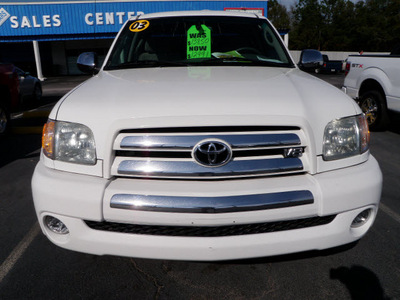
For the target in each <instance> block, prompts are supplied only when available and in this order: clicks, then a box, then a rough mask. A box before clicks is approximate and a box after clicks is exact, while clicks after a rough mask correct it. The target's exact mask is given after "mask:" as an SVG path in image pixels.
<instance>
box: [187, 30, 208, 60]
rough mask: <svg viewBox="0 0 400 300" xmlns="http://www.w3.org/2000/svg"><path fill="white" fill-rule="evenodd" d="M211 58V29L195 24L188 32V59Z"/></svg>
mask: <svg viewBox="0 0 400 300" xmlns="http://www.w3.org/2000/svg"><path fill="white" fill-rule="evenodd" d="M195 58H211V30H210V29H209V28H208V27H207V26H206V25H201V26H196V25H193V26H192V27H190V28H189V30H188V32H187V59H195Z"/></svg>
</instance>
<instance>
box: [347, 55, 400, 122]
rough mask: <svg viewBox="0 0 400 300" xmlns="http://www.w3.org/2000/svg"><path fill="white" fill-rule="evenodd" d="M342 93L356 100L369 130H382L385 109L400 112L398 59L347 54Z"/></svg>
mask: <svg viewBox="0 0 400 300" xmlns="http://www.w3.org/2000/svg"><path fill="white" fill-rule="evenodd" d="M346 73H347V75H346V78H345V81H344V85H343V91H344V92H345V93H346V94H348V95H349V96H350V97H352V98H354V99H356V100H357V101H358V103H359V105H360V107H361V109H362V110H363V112H364V113H365V115H366V117H367V120H368V124H369V126H370V128H371V130H381V129H384V128H385V127H386V126H387V125H388V123H389V114H388V110H393V111H396V112H400V56H399V55H350V56H349V58H348V61H347V65H346Z"/></svg>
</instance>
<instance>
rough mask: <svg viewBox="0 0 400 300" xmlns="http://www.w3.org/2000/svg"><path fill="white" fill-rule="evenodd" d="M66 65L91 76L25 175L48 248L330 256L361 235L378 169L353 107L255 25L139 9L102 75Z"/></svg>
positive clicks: (85, 64)
mask: <svg viewBox="0 0 400 300" xmlns="http://www.w3.org/2000/svg"><path fill="white" fill-rule="evenodd" d="M310 63H311V62H310ZM78 65H79V66H80V67H81V69H85V70H86V71H89V72H92V73H95V76H93V77H92V78H91V79H89V80H88V81H86V82H85V83H83V84H82V85H80V86H79V87H77V88H75V89H74V90H72V91H71V92H70V93H68V94H67V95H65V96H64V97H63V98H62V99H61V100H60V101H59V102H58V103H57V104H56V106H55V107H54V109H53V110H52V112H51V114H50V116H49V120H48V122H47V124H46V125H45V127H44V130H43V143H42V144H43V147H42V152H41V159H40V162H39V163H38V165H37V167H36V169H35V172H34V175H33V179H32V190H33V199H34V204H35V209H36V213H37V217H38V219H39V223H40V226H41V228H42V231H43V233H44V234H45V235H46V236H47V237H48V238H49V239H50V241H52V242H53V243H55V244H56V245H58V246H61V247H64V248H67V249H71V250H76V251H81V252H86V253H92V254H98V255H105V254H110V255H120V256H130V257H145V258H158V259H178V260H208V261H212V260H228V259H239V258H250V257H262V256H270V255H279V254H286V253H294V252H299V251H307V250H316V249H327V248H331V247H336V246H339V245H343V244H347V243H352V242H355V241H357V240H358V239H360V238H361V237H362V236H363V235H364V234H365V233H366V232H367V231H368V229H369V228H370V227H371V226H372V224H373V222H374V219H375V216H376V213H377V211H378V205H379V200H380V195H381V188H382V175H381V172H380V169H379V166H378V163H377V161H376V160H375V159H374V157H373V156H372V155H370V152H369V131H368V126H367V122H366V119H365V117H364V115H363V114H362V111H361V109H360V108H359V107H358V105H357V104H356V103H355V102H354V101H353V100H352V99H351V98H350V97H348V96H346V95H345V94H343V93H342V92H341V91H340V90H338V89H336V88H335V87H333V86H331V85H329V84H327V83H325V82H323V81H321V80H319V79H316V78H315V77H313V76H311V75H308V74H306V73H304V72H302V71H300V70H299V69H298V67H297V66H296V65H295V63H294V62H293V60H292V58H291V56H290V55H289V53H288V50H287V49H286V48H285V46H284V44H283V42H282V40H281V38H280V37H279V35H278V33H277V31H276V30H275V29H274V28H273V27H272V25H271V24H270V22H269V21H268V20H267V19H266V18H263V17H260V16H257V15H252V14H246V13H239V12H238V13H233V12H230V13H228V12H213V11H201V12H171V13H158V14H148V15H141V16H139V17H137V18H136V19H134V20H130V21H128V22H127V23H126V24H125V25H124V26H123V28H122V29H121V31H120V32H119V34H118V35H117V37H116V39H115V41H114V43H113V45H112V47H111V50H110V52H109V54H108V56H107V57H106V60H105V62H104V64H103V66H101V67H98V66H97V65H96V61H95V55H94V54H93V53H85V54H83V55H82V56H80V58H79V59H78ZM321 95H324V96H323V97H321Z"/></svg>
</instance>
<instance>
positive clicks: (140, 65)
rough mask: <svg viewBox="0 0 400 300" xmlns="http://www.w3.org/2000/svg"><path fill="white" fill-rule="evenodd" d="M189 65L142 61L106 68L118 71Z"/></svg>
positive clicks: (185, 64)
mask: <svg viewBox="0 0 400 300" xmlns="http://www.w3.org/2000/svg"><path fill="white" fill-rule="evenodd" d="M187 65H188V64H187V63H182V62H174V61H161V60H141V61H132V62H125V63H122V64H119V65H115V66H106V67H105V68H104V69H105V70H118V69H130V68H146V67H179V66H187Z"/></svg>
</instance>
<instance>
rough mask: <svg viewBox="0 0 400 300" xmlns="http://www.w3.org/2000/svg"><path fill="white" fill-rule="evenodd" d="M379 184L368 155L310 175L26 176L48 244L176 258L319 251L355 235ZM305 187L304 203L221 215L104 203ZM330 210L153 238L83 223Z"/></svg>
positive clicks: (231, 219) (47, 172)
mask: <svg viewBox="0 0 400 300" xmlns="http://www.w3.org/2000/svg"><path fill="white" fill-rule="evenodd" d="M381 187H382V175H381V172H380V169H379V166H378V164H377V162H376V160H375V159H374V158H373V157H372V156H370V159H369V160H368V161H367V162H365V163H363V164H360V165H357V166H353V167H350V168H345V169H340V170H336V171H331V172H325V173H321V174H317V175H314V176H311V175H294V176H283V177H269V178H254V179H245V180H227V181H163V180H144V179H116V180H113V181H109V180H106V179H104V178H99V177H93V176H85V175H78V174H71V173H67V172H60V171H56V170H52V169H49V168H46V167H45V166H43V164H42V163H39V164H38V166H37V167H36V170H35V174H34V177H33V181H32V189H33V198H34V203H35V209H36V212H37V216H38V219H39V223H40V225H41V228H42V231H43V232H44V234H45V235H46V236H47V237H48V238H49V239H50V240H51V241H52V242H53V243H55V244H56V245H58V246H61V247H64V248H67V249H71V250H76V251H80V252H86V253H92V254H97V255H106V254H109V255H120V256H129V257H143V258H158V259H179V260H206V261H212V260H228V259H240V258H251V257H261V256H271V255H280V254H288V253H294V252H300V251H307V250H321V249H327V248H331V247H335V246H339V245H343V244H347V243H351V242H353V241H355V240H358V239H359V238H361V237H362V236H363V235H364V234H365V233H366V232H367V231H368V229H369V228H370V227H371V226H372V224H373V221H374V219H375V216H376V213H377V209H378V205H379V199H380V194H381ZM296 190H307V191H310V192H311V193H312V195H313V198H314V199H313V202H312V203H309V202H308V203H304V204H303V205H297V206H293V207H292V206H289V207H273V208H270V209H261V210H254V211H233V212H226V213H198V212H189V213H185V212H183V213H180V212H179V213H176V212H162V211H151V210H150V211H140V210H135V209H132V208H129V207H128V208H127V209H124V208H112V207H111V199H112V197H113V195H115V194H124V195H127V194H128V195H129V194H141V195H154V196H161V195H162V196H165V197H168V196H171V197H172V196H174V197H179V196H183V197H200V196H202V197H224V199H226V197H229V196H238V195H246V194H247V195H254V194H274V193H283V192H287V191H296ZM367 208H370V209H371V210H372V214H371V217H370V218H369V219H368V221H367V222H366V223H365V224H364V225H363V226H361V227H358V228H351V223H352V222H353V220H354V218H355V217H356V216H357V215H358V214H359V213H360V212H362V211H363V210H365V209H367ZM328 215H336V217H335V219H334V220H333V221H332V222H330V223H328V224H325V225H321V226H312V227H307V228H301V229H292V230H284V231H278V232H268V233H258V234H247V235H234V236H218V237H215V236H213V237H207V236H205V237H193V236H161V235H149V234H132V233H122V232H110V231H102V230H95V229H91V228H90V227H89V226H87V225H86V223H85V220H86V221H97V222H102V221H108V222H117V223H123V224H142V225H160V226H200V227H201V226H206V227H211V226H226V225H237V224H254V223H262V222H276V221H287V220H297V219H304V218H309V217H315V216H328ZM45 216H53V217H56V218H58V219H59V220H61V221H62V222H63V223H64V224H65V225H66V226H67V227H68V229H69V234H66V235H60V234H56V233H53V232H51V231H50V230H49V229H48V228H47V226H46V225H45V224H44V221H43V220H44V218H45Z"/></svg>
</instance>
